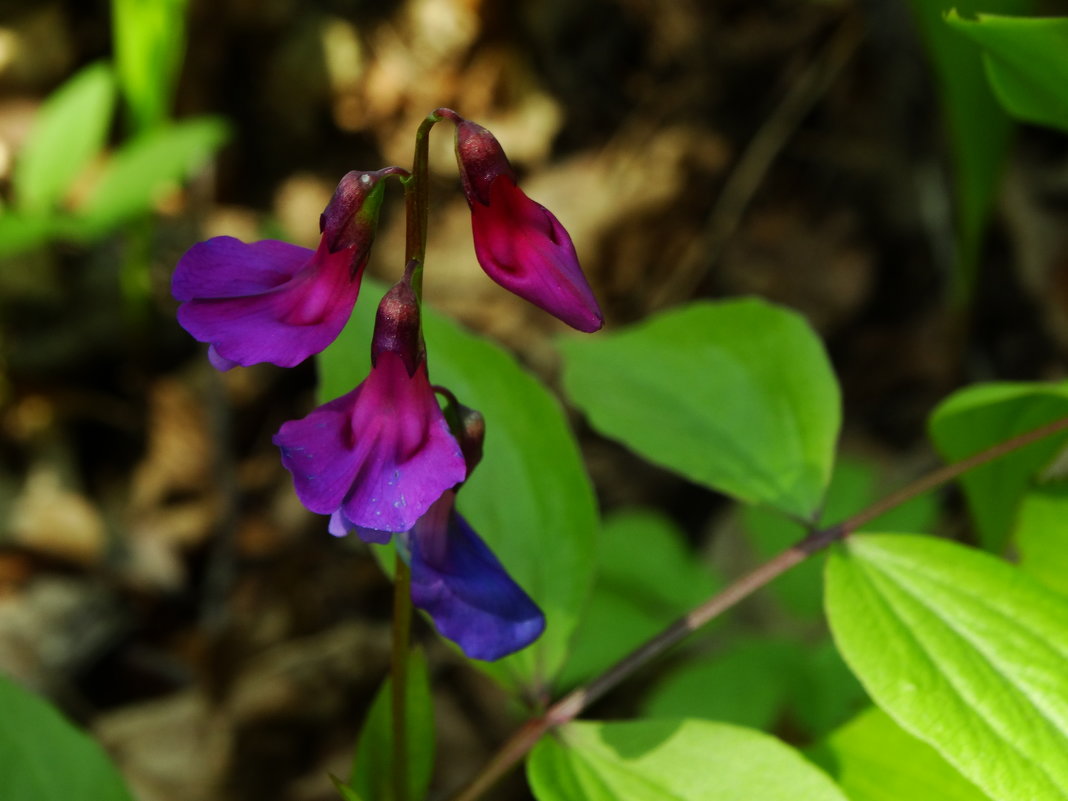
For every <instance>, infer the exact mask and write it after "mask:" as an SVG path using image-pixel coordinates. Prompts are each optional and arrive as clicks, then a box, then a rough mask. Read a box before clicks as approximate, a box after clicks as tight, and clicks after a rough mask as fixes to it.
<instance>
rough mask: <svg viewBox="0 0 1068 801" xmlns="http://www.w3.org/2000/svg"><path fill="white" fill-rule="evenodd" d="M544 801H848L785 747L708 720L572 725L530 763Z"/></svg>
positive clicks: (530, 775)
mask: <svg viewBox="0 0 1068 801" xmlns="http://www.w3.org/2000/svg"><path fill="white" fill-rule="evenodd" d="M527 778H528V779H529V781H530V786H531V789H532V790H533V791H534V795H535V797H536V798H537V799H538V801H667V800H669V799H670V801H698V800H699V799H700V800H702V801H703V799H708V800H709V801H757V799H759V801H802V800H803V801H845V796H843V795H842V793H841V791H839V790H838V788H837V787H835V785H834V783H833V782H832V781H831V780H830V779H828V778H827V776H826V775H825V774H824V773H823V772H822V771H820V770H819V769H818V768H816V767H815V766H813V765H812V764H811V763H810V762H807V761H806V760H805V759H804V757H802V756H801V755H800V754H799V753H797V752H796V751H795V750H794V749H792V748H790V747H789V746H788V745H786V744H784V743H783V742H781V741H779V740H777V739H775V738H774V737H771V736H769V735H767V734H762V733H761V732H757V731H753V730H752V729H743V728H741V727H739V726H732V725H730V724H727V723H713V722H712V721H707V720H669V719H660V720H641V721H633V722H622V723H594V722H582V723H570V724H568V725H567V726H564V727H562V728H561V729H560V730H559V731H558V732H557V733H556V734H555V735H554V736H550V737H545V738H543V739H542V741H541V742H539V743H538V745H537V746H536V747H535V748H534V751H533V752H532V753H531V755H530V758H529V760H528V762H527Z"/></svg>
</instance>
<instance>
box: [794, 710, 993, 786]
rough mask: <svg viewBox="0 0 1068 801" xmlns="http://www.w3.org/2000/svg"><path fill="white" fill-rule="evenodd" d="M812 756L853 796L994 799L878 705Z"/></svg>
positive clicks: (811, 753) (843, 727)
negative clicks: (909, 732)
mask: <svg viewBox="0 0 1068 801" xmlns="http://www.w3.org/2000/svg"><path fill="white" fill-rule="evenodd" d="M809 756H810V758H811V759H812V760H813V761H815V762H816V763H817V764H818V765H821V766H822V767H823V768H825V769H826V771H827V772H828V773H829V774H831V776H833V777H834V779H835V780H836V781H837V782H838V784H839V785H841V787H842V789H843V790H845V792H846V795H848V796H849V798H850V801H903V800H904V799H908V801H990V796H988V795H985V794H984V793H982V792H980V791H979V788H977V787H976V786H975V785H974V784H972V783H971V782H969V781H968V780H967V779H965V778H964V777H963V776H961V775H960V774H959V773H958V772H957V771H956V770H954V769H953V766H952V765H950V764H949V763H948V762H946V761H945V760H944V759H943V758H942V757H941V756H940V755H939V753H938V752H937V751H936V750H935V749H933V748H932V747H931V746H929V745H928V744H927V743H925V742H923V741H922V740H918V739H916V738H915V737H913V736H912V735H910V734H908V733H907V732H906V731H904V730H903V729H902V728H901V727H900V726H898V725H897V724H896V723H894V721H893V719H892V718H891V717H890V716H888V715H887V714H886V713H885V712H883V711H882V710H881V709H878V708H871V709H868V710H867V711H865V712H863V713H862V714H860V715H858V716H857V717H856V718H854V719H853V720H852V721H850V722H849V723H847V724H846V725H844V726H842V727H841V728H840V729H838V730H837V731H835V732H834V733H833V734H831V736H830V737H828V738H827V740H826V741H825V742H824V743H821V744H820V746H819V747H818V748H814V749H812V750H811V751H810V752H809Z"/></svg>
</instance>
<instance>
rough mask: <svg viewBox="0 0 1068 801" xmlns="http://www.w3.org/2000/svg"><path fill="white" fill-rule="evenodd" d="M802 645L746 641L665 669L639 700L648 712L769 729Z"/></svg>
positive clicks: (786, 693) (778, 641)
mask: <svg viewBox="0 0 1068 801" xmlns="http://www.w3.org/2000/svg"><path fill="white" fill-rule="evenodd" d="M800 651H801V649H800V648H799V646H797V645H795V644H794V643H789V642H784V641H781V640H749V641H743V642H739V643H735V644H733V645H732V646H731V647H730V648H727V649H726V650H724V651H722V652H720V653H717V654H715V655H714V656H710V657H705V658H703V659H694V660H690V661H688V662H685V663H684V664H683V665H682V666H681V667H679V668H678V669H676V670H674V671H672V672H671V673H669V674H668V675H667V676H666V677H665V678H664V679H663V680H662V681H661V682H660V683H659V684H657V686H656V688H655V689H654V691H653V692H652V693H651V694H650V695H649V698H648V699H647V700H646V702H645V703H644V704H643V705H642V712H643V714H644V715H645V716H647V717H654V718H667V717H694V718H706V719H708V720H718V721H722V722H724V723H734V724H737V725H739V726H748V727H750V728H753V729H768V728H770V727H771V726H772V725H773V724H774V723H776V722H777V720H778V719H779V715H780V714H781V712H782V708H783V706H784V704H785V701H786V699H787V697H788V696H789V694H790V688H791V684H792V682H793V678H794V675H793V669H794V668H796V666H797V664H798V663H799V662H800V661H802V660H803V658H804V657H803V655H802V654H801V653H800Z"/></svg>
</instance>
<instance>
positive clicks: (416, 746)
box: [349, 650, 434, 801]
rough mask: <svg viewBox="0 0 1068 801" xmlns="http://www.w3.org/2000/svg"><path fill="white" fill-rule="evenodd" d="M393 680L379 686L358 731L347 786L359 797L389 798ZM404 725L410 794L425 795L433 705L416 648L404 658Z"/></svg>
mask: <svg viewBox="0 0 1068 801" xmlns="http://www.w3.org/2000/svg"><path fill="white" fill-rule="evenodd" d="M392 688H393V680H392V679H391V678H389V677H387V678H386V680H385V681H384V682H382V686H381V687H380V688H379V689H378V693H377V694H376V695H375V699H374V701H373V702H372V703H371V709H370V711H369V712H368V713H367V719H366V721H365V722H364V724H363V729H362V730H361V731H360V739H359V741H358V742H357V744H356V753H355V754H354V755H353V759H352V778H351V780H350V781H349V785H350V786H351V789H352V790H353V791H354V792H355V793H356V795H357V797H358V798H368V799H370V798H373V799H375V800H376V801H392V799H393V798H394V794H393V718H392V698H393V690H392ZM406 698H407V702H406V709H405V712H406V714H405V718H404V719H405V726H406V727H407V729H408V768H407V771H406V772H407V776H408V798H409V799H412V801H418V800H419V799H421V798H425V797H426V793H427V789H428V788H429V787H430V776H431V774H432V773H433V770H434V707H433V701H432V700H431V696H430V678H429V676H428V674H427V668H426V658H425V657H424V656H423V654H422V652H421V651H419V650H415V651H412V652H411V654H410V655H409V657H408V686H407V689H406Z"/></svg>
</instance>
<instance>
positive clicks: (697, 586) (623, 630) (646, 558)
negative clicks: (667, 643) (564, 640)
mask: <svg viewBox="0 0 1068 801" xmlns="http://www.w3.org/2000/svg"><path fill="white" fill-rule="evenodd" d="M720 583H721V582H720V581H719V580H717V579H714V578H713V576H712V574H711V573H710V571H709V570H708V569H706V568H705V567H704V566H703V565H702V564H701V563H700V562H699V560H698V558H697V556H696V554H694V553H693V551H692V549H690V548H689V546H688V545H687V544H686V541H685V538H684V536H683V534H682V532H681V531H679V530H678V528H677V527H676V526H675V525H674V524H673V523H672V522H671V521H670V520H668V519H667V518H665V517H663V516H661V515H659V514H658V513H656V512H653V511H649V510H638V509H634V510H627V511H622V512H617V513H616V514H615V515H613V516H612V517H610V518H608V519H607V520H605V521H604V528H603V529H602V531H601V536H600V537H599V538H598V542H597V578H596V580H595V581H594V585H593V593H592V595H591V596H590V601H589V605H588V606H587V607H586V610H585V613H584V614H583V616H582V619H581V621H580V623H579V627H578V630H577V631H576V633H575V637H574V640H573V646H572V648H573V650H572V653H571V656H570V658H569V659H568V661H567V664H566V665H565V667H564V671H563V673H562V674H561V675H560V677H559V679H558V680H557V684H558V686H563V687H568V686H572V685H574V684H578V683H579V682H580V681H584V680H586V679H588V678H590V677H591V676H593V675H594V674H595V673H598V672H600V671H602V670H604V669H605V668H607V667H608V666H609V665H611V664H612V663H613V662H615V661H616V660H617V659H619V658H620V657H622V656H624V655H626V654H627V652H629V651H630V650H632V649H634V648H636V647H637V646H639V645H641V643H642V642H644V641H645V640H646V639H648V638H649V637H651V636H652V635H654V634H656V633H657V632H658V631H660V630H661V629H663V628H664V627H665V626H667V625H668V624H670V623H671V622H672V621H674V620H675V619H676V618H678V617H680V616H681V615H683V614H685V613H686V612H688V611H690V609H692V608H693V607H695V606H697V604H699V603H701V601H704V600H705V599H707V598H708V597H709V596H711V595H712V593H713V592H714V591H715V589H716V587H717V586H719V585H720Z"/></svg>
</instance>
